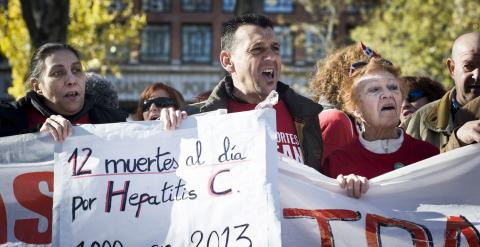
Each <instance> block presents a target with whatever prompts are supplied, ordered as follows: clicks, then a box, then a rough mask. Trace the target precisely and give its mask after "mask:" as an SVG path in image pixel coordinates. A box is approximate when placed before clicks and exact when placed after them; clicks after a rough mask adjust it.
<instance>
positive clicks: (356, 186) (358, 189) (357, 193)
mask: <svg viewBox="0 0 480 247" xmlns="http://www.w3.org/2000/svg"><path fill="white" fill-rule="evenodd" d="M353 196H354V197H355V198H360V197H361V196H362V182H361V181H360V179H359V178H358V177H357V176H356V177H355V180H354V182H353Z"/></svg>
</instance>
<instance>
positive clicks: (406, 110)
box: [400, 76, 445, 123]
mask: <svg viewBox="0 0 480 247" xmlns="http://www.w3.org/2000/svg"><path fill="white" fill-rule="evenodd" d="M403 79H404V80H405V81H406V82H407V85H408V88H409V90H410V91H409V92H408V95H407V97H406V98H405V99H404V100H403V103H402V111H401V114H400V121H401V122H402V123H403V122H404V121H405V120H407V119H408V117H410V115H412V114H413V113H414V112H416V111H417V110H418V109H420V108H421V107H422V106H424V105H426V104H428V103H430V102H432V101H435V100H437V99H440V98H442V96H443V95H444V94H445V89H444V88H443V86H442V84H440V82H438V81H434V80H432V79H430V78H428V77H423V76H415V77H414V76H405V77H403Z"/></svg>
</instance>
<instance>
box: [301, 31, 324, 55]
mask: <svg viewBox="0 0 480 247" xmlns="http://www.w3.org/2000/svg"><path fill="white" fill-rule="evenodd" d="M325 55H326V53H325V42H324V40H323V36H322V35H320V34H319V33H318V31H315V30H306V31H305V61H307V62H309V63H316V62H317V60H319V59H321V58H324V57H325Z"/></svg>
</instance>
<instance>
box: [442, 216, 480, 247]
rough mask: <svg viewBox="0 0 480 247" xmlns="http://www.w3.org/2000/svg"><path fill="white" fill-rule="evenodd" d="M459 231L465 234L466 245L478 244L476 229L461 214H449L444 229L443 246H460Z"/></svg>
mask: <svg viewBox="0 0 480 247" xmlns="http://www.w3.org/2000/svg"><path fill="white" fill-rule="evenodd" d="M460 233H461V234H463V236H465V238H466V239H467V242H468V246H480V234H479V233H478V230H477V229H476V228H475V227H474V226H473V225H472V223H470V221H468V220H467V219H466V218H465V217H463V216H461V215H460V216H450V217H448V220H447V227H446V229H445V247H456V246H460Z"/></svg>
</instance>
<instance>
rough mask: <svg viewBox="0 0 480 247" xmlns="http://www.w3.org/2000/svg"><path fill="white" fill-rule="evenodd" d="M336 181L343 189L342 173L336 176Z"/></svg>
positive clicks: (343, 179)
mask: <svg viewBox="0 0 480 247" xmlns="http://www.w3.org/2000/svg"><path fill="white" fill-rule="evenodd" d="M337 181H338V185H340V188H342V189H345V184H346V183H345V178H344V177H343V175H342V174H340V175H338V176H337Z"/></svg>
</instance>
